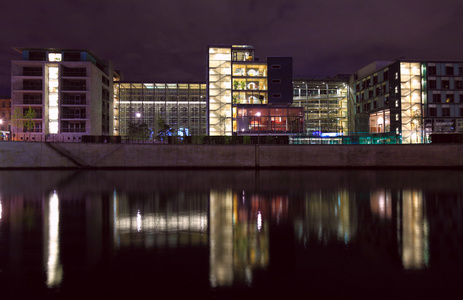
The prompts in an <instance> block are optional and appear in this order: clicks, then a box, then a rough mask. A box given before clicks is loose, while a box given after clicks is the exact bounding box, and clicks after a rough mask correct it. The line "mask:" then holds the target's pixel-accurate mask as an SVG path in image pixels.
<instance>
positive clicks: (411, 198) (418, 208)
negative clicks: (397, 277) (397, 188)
mask: <svg viewBox="0 0 463 300" xmlns="http://www.w3.org/2000/svg"><path fill="white" fill-rule="evenodd" d="M401 204H402V205H401V207H399V210H400V213H399V216H400V215H401V217H402V222H401V226H400V225H399V230H400V231H399V232H400V233H401V235H400V234H399V236H398V239H399V252H400V254H401V257H402V264H403V267H404V268H405V269H422V268H424V267H426V266H427V265H428V260H429V245H428V242H429V233H428V224H427V220H426V219H425V206H424V202H423V194H422V192H421V191H418V190H403V191H402V203H401ZM398 222H400V220H398Z"/></svg>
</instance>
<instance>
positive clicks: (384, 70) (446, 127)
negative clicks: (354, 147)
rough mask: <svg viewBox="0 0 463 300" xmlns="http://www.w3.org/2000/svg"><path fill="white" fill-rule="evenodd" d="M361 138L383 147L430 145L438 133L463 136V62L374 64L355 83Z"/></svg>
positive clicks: (357, 128) (354, 77) (357, 129)
mask: <svg viewBox="0 0 463 300" xmlns="http://www.w3.org/2000/svg"><path fill="white" fill-rule="evenodd" d="M350 85H351V89H352V94H351V95H352V98H351V100H350V101H352V103H353V107H354V108H355V110H354V112H355V125H354V127H355V128H354V129H353V131H355V132H356V133H357V134H373V135H377V136H380V137H381V136H383V137H384V139H379V141H380V142H385V141H387V140H391V139H392V140H396V141H397V142H398V143H403V144H410V143H424V142H429V136H430V134H432V133H461V132H463V97H462V95H463V62H442V61H418V60H416V61H414V60H396V61H390V62H387V61H382V62H374V63H372V64H370V65H368V66H366V67H364V68H362V69H360V70H359V71H358V72H356V73H355V74H353V75H352V76H351V79H350Z"/></svg>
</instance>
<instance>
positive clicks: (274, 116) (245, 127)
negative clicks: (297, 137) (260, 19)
mask: <svg viewBox="0 0 463 300" xmlns="http://www.w3.org/2000/svg"><path fill="white" fill-rule="evenodd" d="M207 70H208V73H207V99H208V112H207V114H208V135H211V136H217V135H225V136H231V135H287V134H295V133H301V132H303V123H304V120H303V119H304V117H303V108H302V107H291V104H292V101H293V99H292V58H291V57H269V58H267V60H266V61H265V62H262V61H259V60H258V59H257V58H256V57H255V50H254V48H253V47H252V46H249V45H212V46H209V47H208V68H207Z"/></svg>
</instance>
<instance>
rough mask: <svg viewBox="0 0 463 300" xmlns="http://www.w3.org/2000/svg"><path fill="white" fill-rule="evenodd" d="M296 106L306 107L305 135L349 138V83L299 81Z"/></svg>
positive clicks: (294, 100)
mask: <svg viewBox="0 0 463 300" xmlns="http://www.w3.org/2000/svg"><path fill="white" fill-rule="evenodd" d="M293 106H297V107H303V108H304V123H305V133H306V134H308V135H314V136H325V135H326V136H334V135H348V118H347V83H346V82H343V81H331V82H330V81H320V80H296V81H294V83H293Z"/></svg>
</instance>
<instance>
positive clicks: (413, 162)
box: [0, 142, 463, 169]
mask: <svg viewBox="0 0 463 300" xmlns="http://www.w3.org/2000/svg"><path fill="white" fill-rule="evenodd" d="M0 168H1V169H37V168H38V169H48V168H51V169H59V168H74V169H105V168H121V169H123V168H153V169H156V168H463V145H461V144H438V145H436V144H435V145H433V144H425V145H159V144H125V143H122V144H93V143H39V142H2V143H0Z"/></svg>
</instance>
